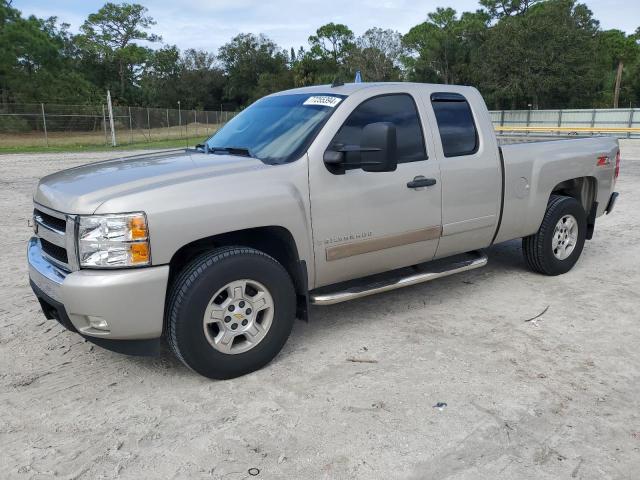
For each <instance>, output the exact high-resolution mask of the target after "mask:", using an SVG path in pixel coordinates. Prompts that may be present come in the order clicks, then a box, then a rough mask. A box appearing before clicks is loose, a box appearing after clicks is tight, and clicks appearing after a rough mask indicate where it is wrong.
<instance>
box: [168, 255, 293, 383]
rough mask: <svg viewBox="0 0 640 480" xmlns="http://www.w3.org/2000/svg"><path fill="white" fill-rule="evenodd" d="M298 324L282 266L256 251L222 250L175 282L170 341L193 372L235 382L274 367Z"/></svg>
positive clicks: (189, 268)
mask: <svg viewBox="0 0 640 480" xmlns="http://www.w3.org/2000/svg"><path fill="white" fill-rule="evenodd" d="M294 319H295V292H294V288H293V284H292V282H291V278H290V277H289V275H288V273H287V271H286V270H285V269H284V267H283V266H282V265H280V264H279V263H278V262H277V261H276V260H274V259H273V258H271V257H270V256H268V255H267V254H265V253H263V252H260V251H258V250H254V249H252V248H245V247H229V248H221V249H217V250H213V251H211V252H208V253H206V254H203V255H201V256H199V257H197V258H196V259H195V260H193V261H192V262H191V263H190V264H189V265H188V266H187V267H186V268H185V269H184V270H183V272H182V273H181V274H180V275H179V277H178V278H177V279H176V282H175V283H174V285H173V288H172V293H171V296H170V300H169V306H168V335H167V337H168V341H169V344H170V346H171V348H172V350H173V351H174V352H175V354H176V356H177V357H178V358H179V359H180V360H181V361H182V362H183V363H185V364H186V365H187V366H188V367H190V368H191V369H193V370H195V371H196V372H198V373H200V374H201V375H204V376H206V377H209V378H218V379H224V378H233V377H238V376H240V375H244V374H246V373H249V372H252V371H254V370H257V369H259V368H261V367H262V366H264V365H266V364H267V363H268V362H270V361H271V360H272V359H273V358H274V357H275V356H276V355H277V354H278V352H279V351H280V350H281V349H282V346H283V345H284V344H285V342H286V340H287V338H288V337H289V334H290V333H291V329H292V327H293V321H294Z"/></svg>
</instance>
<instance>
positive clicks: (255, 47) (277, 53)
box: [218, 33, 293, 105]
mask: <svg viewBox="0 0 640 480" xmlns="http://www.w3.org/2000/svg"><path fill="white" fill-rule="evenodd" d="M218 60H220V62H221V63H222V69H223V70H224V72H225V73H226V75H227V84H226V88H225V97H226V99H227V100H229V101H230V102H233V103H235V104H237V105H246V104H247V103H248V102H249V101H251V100H255V99H256V98H258V97H259V96H260V94H261V93H263V92H264V91H265V89H266V90H268V88H266V86H268V85H270V84H271V85H274V84H278V85H286V86H292V83H293V82H292V78H291V74H290V72H289V70H288V68H287V63H288V58H287V56H286V55H285V53H284V52H283V51H282V50H281V49H280V47H278V45H276V44H275V43H274V42H273V41H272V40H270V39H269V38H268V37H266V36H265V35H254V34H252V33H241V34H239V35H237V36H235V37H234V38H233V39H232V40H231V41H230V42H229V43H226V44H225V45H223V46H222V47H220V50H219V51H218ZM261 78H262V83H261V86H260V87H259V82H260V79H261Z"/></svg>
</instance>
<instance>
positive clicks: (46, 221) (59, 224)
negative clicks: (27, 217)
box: [33, 208, 67, 232]
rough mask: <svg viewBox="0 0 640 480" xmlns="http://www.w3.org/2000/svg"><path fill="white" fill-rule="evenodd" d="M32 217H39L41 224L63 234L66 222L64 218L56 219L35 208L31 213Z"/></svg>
mask: <svg viewBox="0 0 640 480" xmlns="http://www.w3.org/2000/svg"><path fill="white" fill-rule="evenodd" d="M33 216H34V217H36V218H37V217H40V219H41V223H42V224H43V225H45V226H47V227H50V228H52V229H54V230H57V231H59V232H64V231H65V230H66V228H67V221H66V220H65V219H64V218H56V217H54V216H52V215H49V214H48V213H44V212H43V211H41V210H38V209H37V208H36V209H35V210H34V211H33Z"/></svg>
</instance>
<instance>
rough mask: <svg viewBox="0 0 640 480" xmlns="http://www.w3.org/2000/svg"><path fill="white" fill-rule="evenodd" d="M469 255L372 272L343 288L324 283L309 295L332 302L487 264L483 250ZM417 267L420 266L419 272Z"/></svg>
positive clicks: (318, 302) (317, 302)
mask: <svg viewBox="0 0 640 480" xmlns="http://www.w3.org/2000/svg"><path fill="white" fill-rule="evenodd" d="M466 255H468V256H471V258H465V259H460V260H457V261H455V262H453V263H448V264H447V263H443V262H442V260H437V261H435V262H433V263H434V265H432V266H430V263H426V264H422V265H420V266H416V267H413V269H412V268H411V267H409V268H408V269H407V268H404V269H400V270H396V271H394V272H389V273H387V274H379V275H373V276H372V277H370V278H371V279H372V281H370V282H369V283H367V282H366V279H364V280H361V282H362V283H361V284H354V282H345V283H343V284H342V285H344V286H345V287H344V288H339V287H340V284H338V285H332V286H330V287H322V288H320V289H318V290H315V291H312V292H310V295H309V298H310V301H311V303H312V304H314V305H333V304H335V303H341V302H346V301H348V300H355V299H356V298H362V297H366V296H369V295H374V294H376V293H382V292H388V291H390V290H396V289H398V288H402V287H408V286H410V285H416V284H418V283H423V282H429V281H431V280H435V279H436V278H442V277H447V276H449V275H453V274H454V273H460V272H466V271H467V270H473V269H474V268H480V267H484V266H485V265H486V264H487V255H486V254H485V253H484V252H482V251H480V250H476V251H473V252H469V253H468V254H466ZM416 270H418V272H417V273H416ZM374 277H375V278H374Z"/></svg>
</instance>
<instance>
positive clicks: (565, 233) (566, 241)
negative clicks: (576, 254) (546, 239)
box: [551, 215, 578, 260]
mask: <svg viewBox="0 0 640 480" xmlns="http://www.w3.org/2000/svg"><path fill="white" fill-rule="evenodd" d="M577 242H578V222H577V221H576V219H575V217H574V216H573V215H564V216H563V217H562V218H561V219H560V220H558V223H556V228H555V229H554V230H553V238H552V240H551V248H552V250H553V255H554V256H555V257H556V258H557V259H558V260H564V259H566V258H567V257H568V256H569V255H571V253H572V252H573V250H574V249H575V248H576V243H577Z"/></svg>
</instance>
